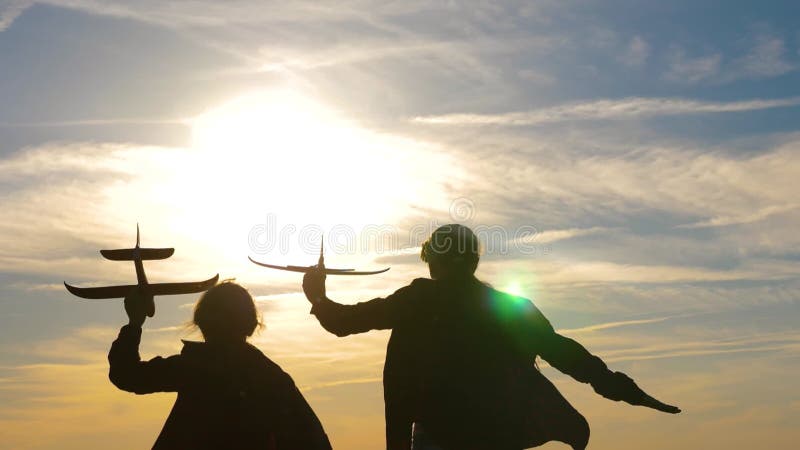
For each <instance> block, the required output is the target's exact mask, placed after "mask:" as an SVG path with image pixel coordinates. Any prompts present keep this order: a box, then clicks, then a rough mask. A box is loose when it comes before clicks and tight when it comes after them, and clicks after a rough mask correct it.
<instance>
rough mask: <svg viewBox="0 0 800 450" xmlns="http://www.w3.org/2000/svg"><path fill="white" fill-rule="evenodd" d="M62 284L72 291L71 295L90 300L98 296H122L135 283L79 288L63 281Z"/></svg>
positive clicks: (126, 293)
mask: <svg viewBox="0 0 800 450" xmlns="http://www.w3.org/2000/svg"><path fill="white" fill-rule="evenodd" d="M64 286H66V287H67V290H68V291H69V292H70V293H72V295H76V296H78V297H81V298H88V299H92V300H94V299H100V298H124V297H125V296H126V295H128V292H130V291H131V289H133V288H135V287H136V285H135V284H129V285H125V286H108V287H90V288H81V287H77V286H71V285H69V284H67V283H66V282H64Z"/></svg>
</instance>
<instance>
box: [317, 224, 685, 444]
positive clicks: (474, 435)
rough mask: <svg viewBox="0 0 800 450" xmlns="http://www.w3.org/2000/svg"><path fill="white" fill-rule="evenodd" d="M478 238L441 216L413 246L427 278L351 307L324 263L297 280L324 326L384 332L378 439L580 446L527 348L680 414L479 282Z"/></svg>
mask: <svg viewBox="0 0 800 450" xmlns="http://www.w3.org/2000/svg"><path fill="white" fill-rule="evenodd" d="M478 247H479V246H478V238H477V236H476V235H475V234H474V233H473V232H472V230H470V229H469V228H467V227H465V226H463V225H457V224H450V225H443V226H441V227H439V228H438V229H437V230H436V231H434V233H433V234H432V235H431V237H430V239H429V240H428V241H427V242H425V244H424V245H423V246H422V252H421V257H422V260H423V261H425V262H426V263H428V269H429V272H430V275H431V277H430V278H418V279H416V280H414V281H413V282H411V284H409V285H408V286H405V287H402V288H400V289H399V290H397V291H396V292H395V293H394V294H392V295H390V296H388V297H386V298H376V299H372V300H369V301H366V302H362V303H358V304H354V305H343V304H339V303H336V302H334V301H332V300H330V299H329V298H328V297H327V295H326V292H325V273H324V272H321V271H310V272H308V273H307V274H306V275H305V277H304V279H303V289H304V291H305V293H306V296H307V297H308V299H309V300H310V301H311V302H312V304H313V305H314V306H313V307H312V309H311V312H312V313H313V314H314V315H315V316H316V317H317V319H318V320H319V322H320V324H321V325H322V326H323V327H324V328H325V329H326V330H328V331H330V332H331V333H334V334H336V335H337V336H347V335H350V334H355V333H364V332H367V331H369V330H374V329H391V330H392V334H391V337H390V338H389V344H388V346H387V349H386V363H385V365H384V370H383V388H384V389H383V392H384V401H385V403H386V410H385V411H386V445H387V448H389V449H391V450H395V449H397V450H409V449H410V448H411V449H413V450H433V449H436V450H445V449H446V450H520V449H522V448H529V447H534V446H538V445H542V444H544V443H545V442H548V441H551V440H557V441H561V442H565V443H567V444H569V445H570V446H572V448H573V449H576V450H582V449H584V448H586V445H587V443H588V440H589V425H588V423H587V421H586V419H585V418H584V417H583V416H582V415H581V414H580V413H579V412H578V411H577V410H575V408H573V407H572V405H570V404H569V402H568V401H567V400H566V399H565V398H564V397H563V396H562V395H561V394H560V393H559V392H558V390H557V389H556V388H555V386H553V384H552V383H550V382H549V381H548V380H547V378H545V377H544V376H543V375H542V374H541V373H540V372H539V371H538V370H537V369H536V368H535V366H534V361H535V357H536V356H537V355H538V356H541V357H542V358H543V359H544V360H546V361H547V362H548V363H550V365H552V366H553V367H555V368H556V369H558V370H560V371H561V372H564V373H566V374H568V375H570V376H572V377H573V378H575V379H576V380H578V381H581V382H583V383H590V384H591V385H592V387H593V388H594V390H595V391H596V392H597V393H598V394H600V395H602V396H604V397H606V398H609V399H612V400H623V401H626V402H628V403H630V404H633V405H642V406H646V407H649V408H654V409H656V410H659V411H663V412H667V413H673V414H674V413H678V412H680V409H678V408H677V407H675V406H671V405H667V404H664V403H662V402H660V401H658V400H656V399H655V398H653V397H651V396H650V395H648V394H647V393H646V392H644V391H643V390H642V389H640V388H639V387H638V386H637V385H636V383H635V382H634V381H633V380H632V379H631V378H629V377H628V376H627V375H625V374H623V373H621V372H614V371H611V370H609V368H608V367H607V366H606V364H605V363H604V362H603V361H602V360H601V359H600V358H598V357H596V356H594V355H592V354H591V353H589V352H588V351H587V350H586V349H585V348H584V347H583V346H581V345H580V344H579V343H577V342H575V341H573V340H572V339H569V338H567V337H564V336H561V335H560V334H558V333H556V332H555V330H554V329H553V327H552V325H550V322H549V321H548V320H547V319H546V318H545V317H544V315H543V314H542V313H541V312H540V311H539V310H538V309H537V308H536V307H535V306H534V304H533V303H532V302H531V301H530V300H527V299H524V298H521V297H517V296H514V295H511V294H508V293H504V292H501V291H498V290H496V289H493V288H492V287H491V286H489V285H487V284H486V283H483V282H482V281H480V280H478V279H477V278H476V277H475V270H476V268H477V267H478V260H479V259H480V257H479V251H478ZM412 442H413V444H412Z"/></svg>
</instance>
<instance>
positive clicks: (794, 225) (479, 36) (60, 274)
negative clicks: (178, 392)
mask: <svg viewBox="0 0 800 450" xmlns="http://www.w3.org/2000/svg"><path fill="white" fill-rule="evenodd" d="M798 17H800V4H798V3H797V2H792V1H772V2H760V3H758V4H757V5H756V4H755V3H753V2H742V1H683V0H678V1H673V2H655V1H649V2H641V1H633V0H610V1H606V2H590V1H572V0H561V1H555V0H553V1H549V0H545V1H528V2H510V1H497V2H484V1H474V2H467V1H448V2H432V1H415V0H411V1H403V2H397V1H371V2H366V1H361V0H351V1H340V2H328V3H326V2H316V1H297V2H252V1H245V0H240V1H235V2H214V1H208V0H194V1H190V2H161V1H154V0H138V1H98V0H47V1H27V0H0V210H2V211H3V215H2V221H0V447H2V448H14V449H47V448H56V447H57V448H66V449H71V448H76V449H77V448H82V449H86V448H106V447H107V446H108V442H110V441H112V440H113V441H114V442H115V445H114V447H115V448H131V449H134V448H147V447H148V446H149V445H151V444H152V442H154V440H155V438H156V436H157V434H158V432H159V430H160V429H161V426H162V425H163V421H164V419H165V418H166V416H167V414H168V412H169V408H170V407H171V404H172V402H173V401H174V397H175V395H174V394H158V395H148V396H136V395H133V394H128V393H125V392H121V391H118V390H116V388H114V387H113V386H112V385H111V383H110V382H109V381H108V379H107V369H108V368H107V362H106V359H105V358H106V354H107V351H108V348H109V346H110V343H111V341H112V340H113V339H114V337H115V336H116V333H117V331H118V329H119V327H120V326H121V325H123V324H124V323H125V322H126V317H125V314H124V310H123V308H122V305H121V301H117V300H104V301H85V300H81V299H78V298H76V297H72V296H70V295H69V294H68V293H67V292H66V290H65V289H64V288H63V285H62V284H61V283H62V282H63V281H67V282H69V283H72V284H75V285H79V286H93V285H95V286H99V285H109V284H123V283H124V284H128V283H130V282H132V280H133V279H134V278H133V277H134V272H133V268H132V267H131V265H129V264H126V263H119V262H112V261H107V260H104V259H102V257H101V256H100V254H99V253H98V250H99V249H101V248H125V247H130V246H131V245H132V244H133V243H134V241H135V230H136V224H137V223H138V224H139V225H140V227H141V231H142V245H143V246H151V247H168V246H169V247H175V248H176V252H175V256H173V257H172V258H170V259H169V260H166V261H154V262H147V263H146V268H147V270H148V275H149V278H150V280H151V281H153V282H157V281H193V280H201V279H205V278H208V277H210V276H212V275H214V274H216V273H219V274H220V277H221V278H235V279H236V280H237V281H238V282H240V283H242V284H243V285H245V286H246V287H247V288H248V289H249V290H250V291H251V292H252V294H253V295H254V296H255V297H256V299H257V302H258V306H259V310H260V311H261V313H262V315H263V320H264V322H265V323H266V328H265V329H264V330H263V331H261V332H260V333H259V334H257V335H256V336H255V337H253V338H252V340H251V342H252V343H253V344H254V345H256V346H257V347H258V348H260V349H261V350H262V351H263V352H264V353H265V354H266V355H268V356H269V357H270V358H272V359H273V360H274V361H276V362H277V363H278V364H280V365H281V366H282V367H283V368H284V369H285V370H286V371H287V372H289V373H290V374H291V375H292V377H293V378H294V380H295V382H296V383H297V385H298V386H299V387H300V388H301V390H302V391H303V393H304V395H305V396H306V398H307V399H308V400H309V402H310V403H311V405H312V406H313V408H314V409H315V411H316V412H317V414H318V415H319V417H320V419H321V420H322V422H323V424H324V426H325V428H326V430H327V432H328V434H329V436H330V438H331V440H332V443H333V444H334V447H335V448H346V449H365V450H370V449H379V448H383V403H382V395H383V393H382V386H381V371H382V366H383V360H384V356H385V346H386V341H387V339H388V336H389V335H388V332H386V331H380V332H379V331H373V332H370V333H365V334H362V335H358V336H351V337H347V338H337V337H335V336H333V335H330V334H327V333H326V332H325V331H324V330H322V329H321V327H320V326H319V325H318V323H317V322H316V320H315V319H314V318H313V316H310V315H309V314H308V310H309V305H308V303H307V302H306V301H305V299H304V297H303V295H302V292H301V289H300V278H299V277H298V276H297V274H289V273H281V272H275V271H269V270H267V269H263V268H259V267H257V266H255V265H253V264H251V263H249V262H248V260H247V256H252V257H254V258H255V259H258V260H262V261H267V262H274V263H278V264H313V263H314V262H315V261H316V254H315V252H316V251H317V248H318V244H319V239H320V236H325V239H326V241H325V242H326V262H327V264H328V265H330V266H343V267H354V268H359V269H372V268H382V267H391V270H390V271H389V272H387V273H386V274H382V275H378V276H372V277H359V278H355V277H354V278H350V277H341V278H339V279H336V278H335V277H329V279H328V293H329V296H330V297H332V298H333V299H335V300H337V301H340V302H342V303H355V302H358V301H363V300H367V299H370V298H374V297H378V296H385V295H388V294H390V293H392V292H393V291H394V290H396V289H398V288H400V287H402V286H404V285H406V284H408V283H409V282H410V281H411V280H412V279H414V278H416V277H422V276H426V274H427V268H426V267H425V266H424V264H423V263H422V262H421V261H420V260H419V258H418V250H419V248H418V247H419V244H420V243H421V242H422V241H423V240H424V239H425V237H426V234H427V233H429V232H430V231H431V230H432V229H433V228H434V227H435V226H436V225H438V224H443V223H449V222H458V223H463V224H465V225H468V226H471V227H473V228H474V229H475V230H476V231H478V234H479V236H480V237H481V238H482V240H483V245H484V254H483V257H482V260H481V264H480V266H479V268H478V271H477V275H478V277H479V278H480V279H482V280H484V281H486V282H488V283H490V284H492V285H493V286H495V287H497V288H499V289H504V290H508V291H510V292H513V293H516V294H518V295H522V296H525V297H527V298H530V299H532V300H533V301H534V303H535V304H536V305H537V306H538V307H539V308H540V309H541V310H542V312H543V313H544V314H545V315H546V316H547V317H548V318H549V319H550V321H551V322H552V323H553V325H554V326H555V327H556V328H557V329H558V330H560V332H561V333H563V334H565V335H567V336H570V337H572V338H574V339H576V340H578V341H580V342H581V343H583V344H584V345H585V346H586V347H587V348H588V349H589V350H590V351H591V352H593V353H594V354H596V355H598V356H600V357H602V358H603V359H604V360H605V361H606V362H607V363H608V364H609V366H610V367H611V368H612V369H613V370H619V371H623V372H626V373H627V374H629V375H630V376H632V377H633V378H634V379H636V380H637V382H638V383H639V385H640V386H642V387H643V388H644V389H645V390H647V391H648V392H649V393H651V394H652V395H654V396H655V397H657V398H659V399H661V400H663V401H665V402H667V403H670V404H676V405H678V406H679V407H681V408H682V409H683V413H681V414H680V415H676V416H671V415H665V414H661V413H658V412H655V411H652V410H647V409H644V408H641V407H633V406H630V405H626V404H622V403H615V402H613V401H609V400H606V399H603V398H601V397H599V396H597V395H596V394H594V392H593V391H592V389H591V387H589V386H587V385H584V384H581V383H578V382H576V381H574V380H572V379H570V378H569V377H567V376H565V375H563V374H560V373H558V372H557V371H555V370H554V369H552V368H549V367H547V366H546V365H543V368H542V370H543V372H544V373H545V374H546V375H547V376H548V377H549V378H551V379H552V380H553V381H554V382H555V383H556V385H557V386H558V387H559V389H561V390H562V392H563V393H564V395H565V396H566V397H567V398H568V399H569V400H570V402H571V403H572V404H573V405H574V406H575V407H576V408H577V409H578V410H580V411H581V412H582V413H583V414H584V415H585V416H586V417H587V419H588V420H589V422H590V424H591V426H592V440H591V442H590V446H589V448H590V449H594V450H602V449H609V450H610V449H622V450H634V449H642V448H649V449H656V450H658V449H676V448H703V449H709V450H722V449H724V450H732V449H736V450H738V449H742V450H748V449H753V448H791V447H793V446H795V445H796V442H797V441H798V440H800V431H798V428H797V423H798V421H800V391H798V389H797V386H796V374H797V373H798V371H799V370H800V330H798V327H797V323H798V319H800V308H799V306H800V294H798V292H800V291H799V290H798V288H800V234H798V233H797V229H798V225H800V209H798V208H799V207H800V203H798V198H797V192H798V191H797V187H796V186H797V181H796V180H797V178H798V174H800V126H799V125H798V124H800V26H798V23H799V22H798V19H797V18H798ZM195 301H196V296H174V297H163V298H158V299H157V306H156V316H155V318H153V319H151V320H148V321H147V323H146V325H145V332H144V335H143V339H142V346H141V353H142V355H143V357H145V358H150V357H153V356H156V355H168V354H173V353H176V352H179V351H180V348H181V345H182V344H181V339H190V340H192V339H194V340H197V339H200V336H199V334H198V333H197V332H196V331H193V330H191V328H189V327H187V326H186V323H187V321H188V320H189V318H190V315H191V308H192V306H193V304H194V302H195ZM543 448H545V449H553V450H555V449H558V448H566V447H565V446H564V445H561V444H558V443H551V444H548V445H546V446H544V447H543Z"/></svg>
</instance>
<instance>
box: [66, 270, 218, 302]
mask: <svg viewBox="0 0 800 450" xmlns="http://www.w3.org/2000/svg"><path fill="white" fill-rule="evenodd" d="M218 279H219V275H215V276H214V277H213V278H209V279H208V280H205V281H197V282H189V283H156V284H148V285H147V286H146V289H147V291H148V293H149V294H151V295H177V294H194V293H196V292H203V291H207V290H209V289H211V288H212V287H213V286H214V285H215V284H217V280H218ZM64 286H66V288H67V290H68V291H69V292H70V293H72V294H73V295H76V296H78V297H81V298H88V299H92V300H95V299H103V298H124V297H125V296H126V295H128V293H129V292H130V291H131V289H133V288H135V287H137V286H138V285H136V284H128V285H123V286H107V287H90V288H81V287H77V286H72V285H69V284H67V283H66V282H65V283H64Z"/></svg>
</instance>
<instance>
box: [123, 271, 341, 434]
mask: <svg viewBox="0 0 800 450" xmlns="http://www.w3.org/2000/svg"><path fill="white" fill-rule="evenodd" d="M145 295H146V294H143V293H141V292H139V291H138V290H134V291H133V292H131V294H129V295H128V296H127V297H126V298H125V311H126V313H127V314H128V318H129V323H128V325H125V326H123V327H122V329H121V330H120V332H119V336H118V337H117V340H116V341H114V343H113V344H112V345H111V351H110V352H109V354H108V361H109V363H110V371H109V379H110V380H111V382H112V383H114V385H115V386H117V387H118V388H120V389H122V390H125V391H128V392H135V393H137V394H149V393H152V392H177V393H178V398H177V400H176V401H175V405H174V406H173V408H172V412H171V413H170V415H169V417H168V418H167V421H166V423H165V424H164V428H163V429H162V430H161V434H160V435H159V436H158V439H157V440H156V442H155V444H154V445H153V448H154V449H212V448H213V449H222V448H224V449H245V448H247V449H256V448H257V449H271V450H284V449H292V450H294V449H309V450H317V449H320V450H321V449H325V450H329V449H330V448H331V445H330V443H329V442H328V437H327V436H326V434H325V431H324V430H323V428H322V424H321V423H320V422H319V420H318V419H317V416H316V415H315V414H314V411H312V409H311V407H310V406H309V405H308V403H307V402H306V401H305V399H304V398H303V395H302V394H301V393H300V391H299V390H298V389H297V387H295V384H294V382H293V381H292V378H291V377H290V376H289V375H288V374H287V373H286V372H284V371H283V370H281V368H280V367H279V366H278V365H277V364H275V363H274V362H272V361H271V360H270V359H269V358H267V357H266V356H264V354H263V353H261V351H259V350H258V349H257V348H256V347H254V346H252V345H250V344H249V343H247V338H248V337H249V336H251V335H252V334H253V332H254V331H255V329H256V328H257V327H258V326H260V323H259V319H258V312H257V310H256V306H255V302H254V301H253V297H252V296H251V295H250V293H249V292H247V290H246V289H244V288H243V287H241V286H239V285H238V284H235V283H232V282H223V283H221V284H218V285H217V286H214V287H213V288H211V289H209V290H208V291H207V292H205V293H204V294H203V295H202V296H201V297H200V300H199V301H198V302H197V305H196V306H195V309H194V320H193V322H194V324H195V325H196V326H198V327H199V328H200V331H201V332H202V334H203V337H204V338H205V342H189V341H184V347H183V350H182V351H181V353H180V355H173V356H169V357H167V358H162V357H160V356H159V357H155V358H153V359H151V360H150V361H141V359H140V357H139V341H140V339H141V336H142V324H143V323H144V319H145V312H144V308H143V305H144V304H145V302H144V301H143V300H145V299H146V298H145Z"/></svg>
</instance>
